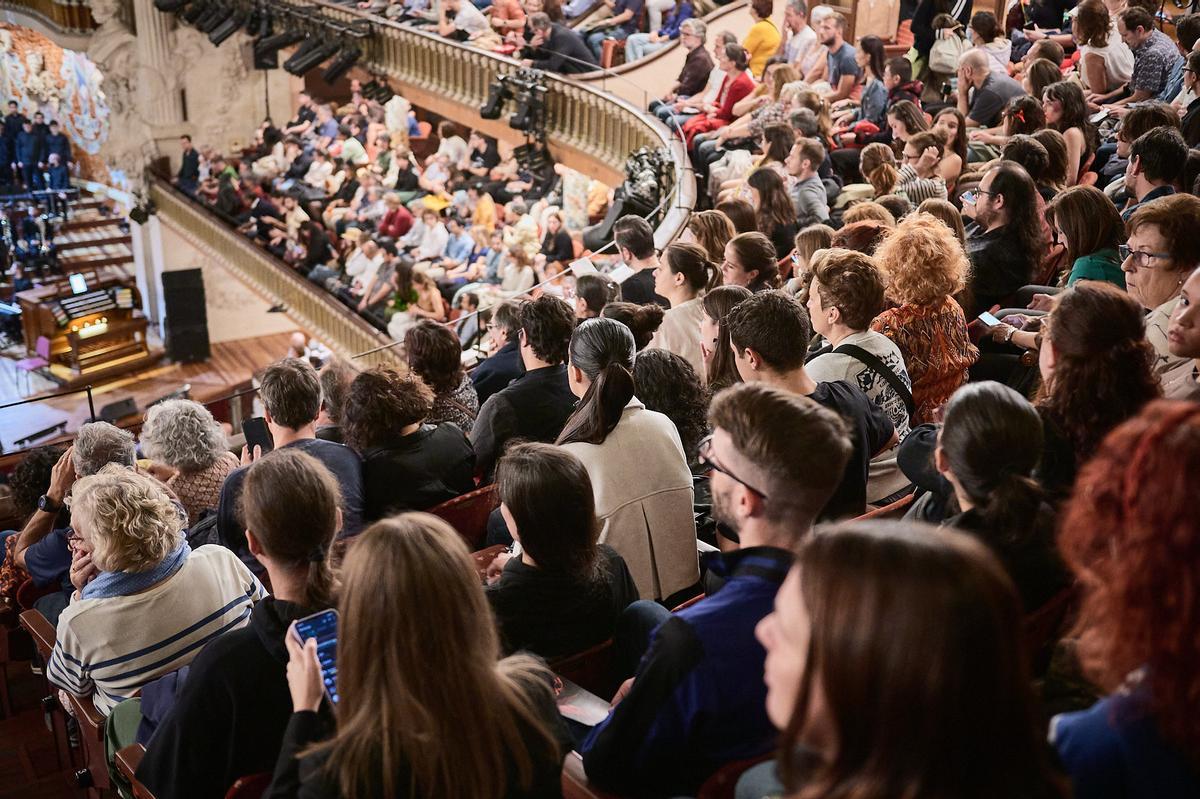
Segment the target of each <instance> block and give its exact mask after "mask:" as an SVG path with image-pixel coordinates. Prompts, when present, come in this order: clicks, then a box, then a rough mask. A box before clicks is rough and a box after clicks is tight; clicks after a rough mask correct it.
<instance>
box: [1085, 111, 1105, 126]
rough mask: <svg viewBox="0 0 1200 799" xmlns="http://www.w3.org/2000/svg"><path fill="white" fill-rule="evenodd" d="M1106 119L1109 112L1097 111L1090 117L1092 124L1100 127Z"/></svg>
mask: <svg viewBox="0 0 1200 799" xmlns="http://www.w3.org/2000/svg"><path fill="white" fill-rule="evenodd" d="M1106 119H1108V112H1107V111H1097V112H1096V113H1094V114H1092V115H1091V116H1090V117H1088V120H1089V121H1091V123H1092V124H1093V125H1099V124H1100V123H1101V122H1103V121H1104V120H1106Z"/></svg>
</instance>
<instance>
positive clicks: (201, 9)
mask: <svg viewBox="0 0 1200 799" xmlns="http://www.w3.org/2000/svg"><path fill="white" fill-rule="evenodd" d="M208 9H209V6H208V4H207V3H205V2H203V0H196V2H194V3H192V4H191V5H190V6H188V9H187V11H184V12H183V21H184V22H186V23H187V24H189V25H195V24H196V22H197V20H199V19H200V17H202V16H204V15H205V14H206V13H207V12H208Z"/></svg>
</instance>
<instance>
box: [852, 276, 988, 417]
mask: <svg viewBox="0 0 1200 799" xmlns="http://www.w3.org/2000/svg"><path fill="white" fill-rule="evenodd" d="M871 329H872V330H876V331H878V332H880V333H882V334H883V335H885V336H887V337H888V338H890V339H891V340H892V341H894V342H896V346H897V347H898V348H899V349H900V353H901V354H902V355H903V356H904V363H905V365H906V366H907V367H908V374H909V377H911V378H912V393H913V401H914V402H915V403H916V405H917V412H916V413H915V414H913V420H912V423H913V425H914V426H915V425H918V424H922V423H924V422H931V421H933V417H934V413H935V411H936V410H937V409H938V408H941V407H942V405H944V404H945V403H946V401H947V400H948V399H950V395H951V394H953V393H954V392H955V391H956V390H957V389H958V388H959V387H960V386H961V385H963V384H964V383H966V382H967V369H968V368H969V367H970V366H971V364H973V363H975V361H977V360H979V350H978V348H976V346H975V345H974V344H972V343H971V339H970V338H969V337H968V336H967V318H966V316H965V315H964V314H963V310H962V307H961V306H960V305H959V304H958V303H957V302H956V301H955V300H954V299H953V298H952V297H946V298H945V299H944V300H942V301H941V302H940V303H937V304H935V305H901V306H900V307H899V308H892V309H890V310H887V311H884V312H883V313H881V314H880V315H879V316H877V317H875V321H874V322H872V323H871Z"/></svg>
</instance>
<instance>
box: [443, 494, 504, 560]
mask: <svg viewBox="0 0 1200 799" xmlns="http://www.w3.org/2000/svg"><path fill="white" fill-rule="evenodd" d="M498 507H500V492H499V491H498V490H497V488H496V485H495V484H494V483H493V484H492V485H489V486H484V487H483V488H477V489H475V490H474V491H472V492H470V493H468V494H463V495H462V496H461V497H455V498H454V499H451V500H447V501H445V502H443V503H442V504H441V505H438V506H436V507H433V508H430V509H429V512H430V513H432V514H433V515H434V516H437V517H438V518H441V519H445V520H446V521H447V522H449V524H450V526H451V527H453V528H454V529H455V530H457V531H458V534H459V535H461V536H462V537H463V539H465V540H466V542H467V546H468V547H470V548H471V551H475V550H476V549H479V548H480V547H481V546H482V545H483V542H484V540H485V539H486V538H487V522H488V516H490V515H491V514H492V511H494V510H495V509H496V508H498Z"/></svg>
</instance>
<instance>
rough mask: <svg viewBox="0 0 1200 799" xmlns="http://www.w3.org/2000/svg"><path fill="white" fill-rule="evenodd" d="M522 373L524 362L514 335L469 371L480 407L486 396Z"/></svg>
mask: <svg viewBox="0 0 1200 799" xmlns="http://www.w3.org/2000/svg"><path fill="white" fill-rule="evenodd" d="M523 374H525V363H524V362H523V361H522V360H521V345H520V343H519V342H518V341H517V339H516V336H514V337H513V339H512V340H511V341H509V342H508V343H507V344H505V345H504V346H503V347H501V348H500V349H499V350H497V351H496V352H495V353H493V354H492V356H491V357H490V358H488V359H486V360H485V361H484V362H483V363H481V364H479V366H476V367H475V370H474V371H473V372H471V383H472V384H473V385H474V386H475V393H476V394H478V395H479V405H480V406H481V407H482V405H483V403H485V402H487V401H488V397H490V396H492V395H493V394H495V393H496V392H497V391H500V390H502V389H504V388H506V387H507V386H508V384H509V383H511V382H512V381H514V380H516V379H517V378H518V377H520V376H521V375H523Z"/></svg>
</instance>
